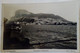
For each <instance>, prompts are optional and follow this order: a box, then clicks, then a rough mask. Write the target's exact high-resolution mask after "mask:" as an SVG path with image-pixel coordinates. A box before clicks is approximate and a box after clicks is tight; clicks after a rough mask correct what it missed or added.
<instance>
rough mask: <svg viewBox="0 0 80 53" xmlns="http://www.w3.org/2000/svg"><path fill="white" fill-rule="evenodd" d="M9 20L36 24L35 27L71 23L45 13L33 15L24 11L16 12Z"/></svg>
mask: <svg viewBox="0 0 80 53" xmlns="http://www.w3.org/2000/svg"><path fill="white" fill-rule="evenodd" d="M11 20H14V21H19V22H26V23H31V24H36V25H54V24H68V23H73V22H70V21H68V20H66V19H64V18H63V17H61V16H59V15H54V14H45V13H38V14H34V13H31V12H28V11H26V10H18V11H16V13H15V16H14V17H12V18H11Z"/></svg>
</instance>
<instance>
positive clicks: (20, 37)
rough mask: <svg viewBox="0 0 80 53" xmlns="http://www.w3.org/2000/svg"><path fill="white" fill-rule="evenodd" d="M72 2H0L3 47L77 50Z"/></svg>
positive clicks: (74, 12) (73, 4)
mask: <svg viewBox="0 0 80 53" xmlns="http://www.w3.org/2000/svg"><path fill="white" fill-rule="evenodd" d="M76 9H77V7H76V4H75V3H66V2H61V3H31V4H2V18H3V29H4V30H3V50H12V49H75V50H77V12H76Z"/></svg>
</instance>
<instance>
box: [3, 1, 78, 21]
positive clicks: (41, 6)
mask: <svg viewBox="0 0 80 53" xmlns="http://www.w3.org/2000/svg"><path fill="white" fill-rule="evenodd" d="M19 9H22V10H27V11H29V12H32V13H35V14H37V13H49V14H55V15H59V16H61V17H63V18H64V19H66V20H69V21H73V22H77V17H78V16H77V14H78V12H77V10H78V7H77V4H76V3H75V2H55V3H30V4H29V3H28V4H3V5H2V17H6V18H8V19H10V18H11V17H12V16H15V12H16V11H17V10H19Z"/></svg>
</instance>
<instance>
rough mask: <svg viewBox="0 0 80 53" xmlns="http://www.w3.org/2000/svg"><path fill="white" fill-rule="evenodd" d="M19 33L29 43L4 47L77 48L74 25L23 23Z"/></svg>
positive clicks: (75, 27)
mask: <svg viewBox="0 0 80 53" xmlns="http://www.w3.org/2000/svg"><path fill="white" fill-rule="evenodd" d="M21 33H22V34H23V36H24V39H26V38H28V39H29V40H30V42H29V43H30V45H29V46H28V47H27V46H26V47H24V45H20V43H18V44H12V45H10V46H9V47H6V48H5V49H24V48H25V49H77V26H76V25H27V26H25V25H23V26H22V32H21ZM12 34H15V33H12ZM12 34H11V35H12ZM14 36H15V35H14ZM25 44H26V43H25Z"/></svg>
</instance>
